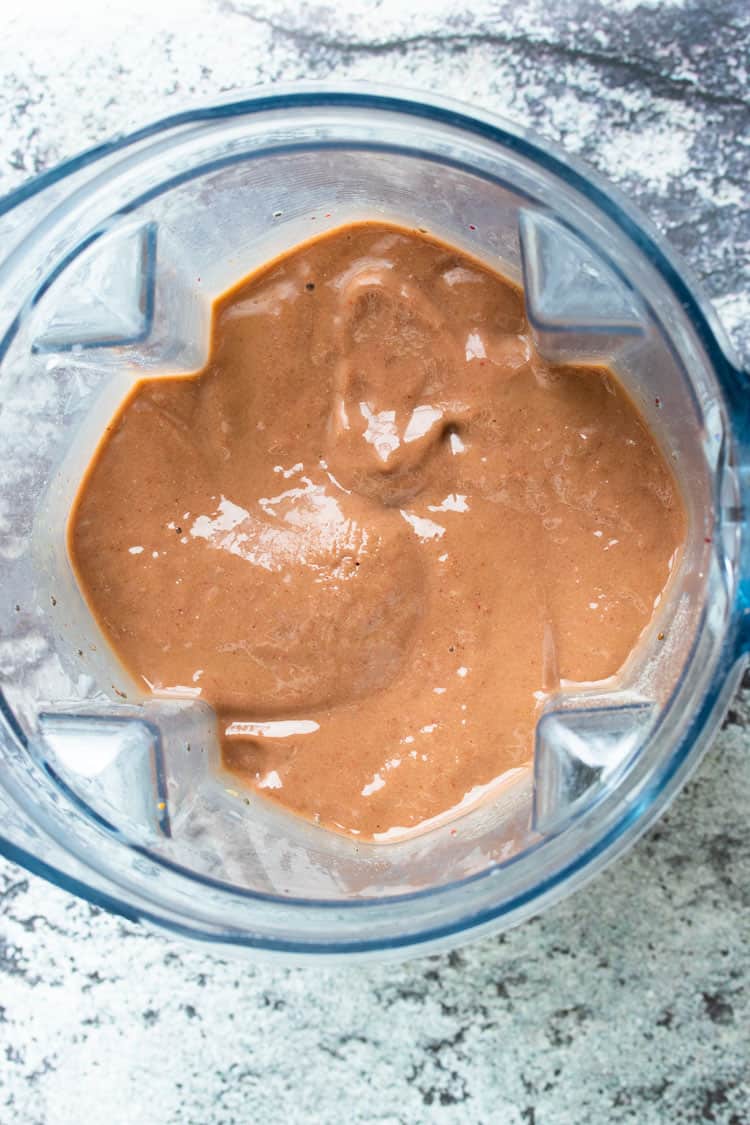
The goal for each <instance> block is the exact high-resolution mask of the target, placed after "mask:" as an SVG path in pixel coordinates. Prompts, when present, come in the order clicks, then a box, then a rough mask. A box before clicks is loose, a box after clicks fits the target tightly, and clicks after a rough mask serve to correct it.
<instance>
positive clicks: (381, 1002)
mask: <svg viewBox="0 0 750 1125" xmlns="http://www.w3.org/2000/svg"><path fill="white" fill-rule="evenodd" d="M749 49H750V11H749V10H748V6H747V3H746V0H713V2H712V0H684V2H681V3H674V2H672V3H658V2H657V3H653V2H642V3H638V0H617V2H612V3H599V2H597V0H578V2H575V0H526V2H525V3H524V4H522V5H517V4H515V3H506V2H503V0H500V2H497V3H488V2H486V0H476V2H475V3H473V4H472V5H470V6H469V5H466V6H464V5H461V4H460V2H458V3H457V2H456V0H451V2H445V0H433V2H432V3H430V4H424V5H420V6H419V7H417V6H416V5H415V4H410V3H409V2H408V0H382V2H381V3H377V2H372V3H364V2H362V0H357V2H351V0H350V2H349V3H348V4H346V5H333V4H326V3H321V4H315V5H293V4H285V3H284V2H283V0H282V2H281V3H274V4H272V3H270V2H268V0H258V2H257V3H254V2H251V0H182V2H181V3H177V2H176V0H170V2H169V3H165V2H161V3H160V2H153V0H152V2H150V3H146V2H145V0H134V2H133V3H130V4H128V5H127V6H124V5H114V4H107V3H102V2H99V3H94V2H93V0H68V2H67V3H66V4H60V3H55V4H53V3H52V2H51V0H47V2H42V0H23V2H21V0H6V4H5V7H4V10H3V19H2V22H1V23H0V122H2V129H1V130H0V192H4V191H6V190H9V189H10V188H12V187H14V186H15V185H17V184H18V183H20V182H21V181H22V180H23V179H24V178H26V177H27V176H30V175H32V174H34V173H35V172H38V171H40V170H42V169H44V168H47V167H49V166H51V165H52V164H54V163H55V162H56V161H58V160H60V159H62V158H63V157H66V156H69V155H71V154H73V153H75V152H76V151H77V150H79V149H80V148H82V147H84V146H86V145H89V144H91V143H93V142H95V141H97V140H100V139H104V138H106V137H107V136H109V135H110V134H111V133H113V132H116V131H121V130H124V129H128V128H131V127H133V126H134V125H136V124H138V123H140V122H142V121H144V120H145V119H147V118H148V117H152V116H158V115H161V114H163V113H167V112H170V111H172V110H173V109H174V108H175V107H176V106H178V105H181V104H182V103H183V102H184V101H185V100H186V99H189V98H191V97H211V96H213V95H215V94H216V93H217V92H223V91H229V90H232V89H235V88H237V87H241V86H248V85H252V84H255V83H257V82H270V83H273V82H276V81H280V80H288V79H297V78H305V77H313V78H318V79H330V78H335V79H342V78H358V79H376V80H378V81H383V82H399V83H402V84H405V85H411V86H421V87H424V88H428V89H435V90H439V91H441V92H443V93H447V94H452V95H454V96H458V97H461V98H464V99H466V100H468V101H472V102H475V103H477V104H478V105H481V106H484V107H485V108H487V109H492V110H496V111H499V112H501V113H504V114H506V115H507V116H509V117H512V118H515V119H516V120H517V121H520V122H523V123H526V124H530V125H533V126H535V127H536V128H537V129H539V130H541V131H542V132H544V133H546V134H547V135H548V136H550V137H553V138H555V139H556V140H559V141H562V142H563V143H564V144H565V145H567V147H568V148H569V149H570V150H571V151H573V152H575V153H577V154H579V155H580V156H582V157H583V158H585V159H586V160H588V161H589V162H590V163H591V164H592V165H594V166H596V167H597V168H599V169H600V170H601V171H602V172H604V173H605V174H606V175H608V176H609V177H610V178H611V179H613V180H615V181H617V182H619V183H620V184H621V185H622V186H623V187H624V188H625V189H626V190H627V191H628V192H629V193H630V194H631V195H632V196H633V197H634V198H635V199H637V200H638V202H639V203H640V205H641V206H642V207H643V208H644V209H645V210H646V211H647V212H648V213H649V214H650V216H651V217H652V219H653V220H654V222H655V223H656V224H657V225H658V226H659V227H660V228H661V229H662V230H663V231H665V232H666V233H667V235H668V236H669V239H670V241H671V242H672V243H673V244H674V246H676V247H677V248H678V249H679V251H681V253H682V254H683V255H684V257H685V258H686V259H687V261H688V262H689V263H690V265H691V267H692V269H693V271H694V273H695V274H696V275H697V276H698V277H699V278H700V279H701V281H702V282H703V284H704V286H705V287H706V289H707V291H708V293H709V294H710V296H711V297H712V298H713V300H714V301H715V303H716V307H717V309H718V311H719V313H720V314H721V316H722V318H723V320H724V323H725V325H726V327H727V330H728V331H729V333H730V335H731V336H732V338H733V342H734V344H735V347H736V349H737V351H738V352H739V353H740V355H741V356H742V357H743V360H744V362H745V363H746V364H748V363H750V299H749V296H748V295H749V294H750V277H749V274H750V253H749V251H748V243H749V240H750V222H749V220H748V212H747V202H748V200H747V185H748V183H749V182H750V148H749V146H750V100H749V99H750V95H749V93H748V65H749V62H750V59H749ZM743 208H744V209H743ZM749 992H750V697H749V696H748V695H747V694H742V693H741V694H740V696H739V697H738V699H737V700H736V701H735V703H734V704H733V709H732V711H731V712H730V715H729V717H728V720H727V723H726V725H725V727H724V730H723V731H722V733H721V734H720V735H719V737H718V738H717V740H716V742H715V744H714V746H713V747H712V749H711V751H710V752H709V754H708V756H707V758H706V759H705V762H704V764H703V766H702V767H701V769H700V771H699V772H698V774H697V776H696V777H695V779H694V780H693V781H692V782H691V783H690V785H689V786H688V787H687V789H686V790H685V792H684V793H683V794H682V795H681V796H680V797H679V799H678V800H677V802H676V803H675V804H674V806H673V808H672V810H671V811H670V812H669V813H668V815H667V816H665V817H664V818H663V819H662V821H661V822H660V823H659V825H658V826H657V827H655V828H654V829H653V830H652V831H651V832H650V833H649V834H648V835H647V836H646V837H645V838H644V839H643V840H642V841H641V842H640V843H639V844H638V845H637V846H636V847H635V849H634V850H633V851H632V852H631V853H630V854H629V855H628V856H627V857H626V858H625V859H623V860H621V861H620V862H619V863H618V864H616V865H615V866H614V867H613V868H611V869H610V870H609V871H608V872H607V873H606V874H605V875H604V876H603V877H601V878H599V879H598V880H597V881H595V882H594V883H593V884H591V885H590V886H589V887H587V888H586V889H584V890H583V891H582V892H579V893H578V894H577V895H576V896H575V897H574V898H572V899H570V900H569V901H567V902H565V903H563V904H561V905H559V906H558V907H557V908H555V909H553V910H551V911H550V912H548V913H547V914H546V915H544V917H542V918H539V919H535V920H533V921H532V922H530V923H527V924H526V925H524V926H523V927H521V928H520V929H518V930H515V931H513V932H512V933H509V934H506V935H504V936H502V937H498V938H495V939H491V940H487V941H484V942H482V943H479V944H477V945H474V946H471V947H469V948H467V949H465V950H462V951H461V952H458V953H454V954H450V955H445V956H440V957H436V958H433V959H429V960H421V961H415V962H411V963H407V964H405V965H403V966H389V967H386V968H378V967H374V968H356V969H344V970H338V971H333V970H330V969H325V970H324V969H316V968H306V969H284V968H280V967H275V966H268V965H255V964H253V963H251V962H245V961H242V962H240V961H233V962H221V961H219V960H217V959H216V958H214V957H210V956H208V955H206V954H205V953H204V952H202V951H201V950H199V949H192V948H188V947H185V946H181V945H177V944H169V943H167V942H165V941H164V940H162V939H160V938H157V937H154V936H151V935H149V934H148V933H146V932H145V931H144V930H142V929H140V928H138V927H135V926H132V925H130V924H125V923H123V922H122V921H120V920H119V919H116V918H112V917H109V916H106V915H104V914H101V913H100V912H98V911H97V910H95V909H93V908H92V907H90V906H88V905H87V904H85V903H82V902H79V901H76V900H73V899H71V898H69V897H68V896H66V895H64V894H63V893H61V892H60V891H58V890H56V889H54V888H52V887H50V886H48V885H47V884H45V883H43V882H41V881H40V880H39V879H36V878H34V877H32V876H30V875H27V874H26V873H25V872H24V871H21V870H19V869H17V868H14V867H13V866H12V865H10V864H8V863H0V1125H32V1123H33V1125H36V1123H40V1125H78V1123H80V1122H87V1121H99V1120H102V1121H106V1122H107V1123H108V1125H151V1123H152V1122H153V1123H156V1122H159V1123H161V1122H164V1123H167V1125H234V1123H245V1122H263V1123H268V1125H276V1123H278V1125H288V1123H296V1122H323V1123H326V1125H327V1123H332V1125H337V1123H339V1122H341V1123H349V1122H380V1123H383V1125H385V1123H388V1125H398V1123H403V1125H412V1123H421V1122H433V1121H434V1122H437V1123H443V1122H445V1123H449V1122H450V1123H453V1122H469V1123H480V1122H481V1123H485V1122H486V1123H489V1122H492V1123H493V1125H494V1123H499V1125H505V1123H508V1125H568V1123H570V1125H588V1123H591V1125H594V1123H595V1125H605V1123H607V1122H624V1121H627V1122H637V1123H638V1125H651V1123H654V1125H656V1123H659V1125H661V1123H671V1122H721V1123H724V1125H747V1123H748V1122H750V1063H749V1056H750V1032H749V1030H748V1029H749V1027H750V995H749Z"/></svg>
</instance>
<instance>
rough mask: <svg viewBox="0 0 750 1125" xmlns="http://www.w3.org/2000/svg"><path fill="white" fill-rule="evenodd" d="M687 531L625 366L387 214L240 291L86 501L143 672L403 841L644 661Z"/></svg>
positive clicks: (506, 771) (115, 625) (296, 778)
mask: <svg viewBox="0 0 750 1125" xmlns="http://www.w3.org/2000/svg"><path fill="white" fill-rule="evenodd" d="M684 534H685V517H684V511H683V507H682V503H681V500H680V497H679V494H678V492H677V489H676V486H675V483H674V480H673V478H672V476H671V474H670V471H669V469H668V468H667V466H666V464H665V461H664V459H663V457H662V455H661V453H660V452H659V450H658V448H657V446H656V443H655V441H654V439H653V438H652V436H651V435H650V434H649V431H648V429H647V427H646V425H645V423H644V421H643V420H642V418H641V417H640V415H639V413H638V411H637V410H636V408H635V406H634V404H633V403H632V402H631V401H630V399H629V398H628V397H627V396H626V394H625V392H624V391H623V389H622V388H621V387H620V385H619V383H618V381H617V379H616V378H615V377H614V375H613V374H612V372H611V371H610V370H609V369H607V368H605V367H602V366H564V367H551V366H549V365H548V364H547V363H545V362H544V360H543V359H542V358H541V357H540V355H539V354H538V353H537V351H536V350H535V348H534V345H533V343H532V339H531V335H530V331H529V326H528V323H527V321H526V318H525V314H524V302H523V295H522V292H521V290H520V289H519V288H518V287H517V286H515V285H514V284H512V283H511V282H509V281H508V280H507V279H505V278H503V277H502V276H500V275H498V274H497V273H494V272H493V271H492V270H491V269H489V268H488V266H487V265H485V264H483V263H481V262H479V261H478V260H476V259H474V258H472V257H470V256H469V255H468V254H467V253H465V252H463V251H460V250H457V249H455V248H453V247H451V246H449V245H446V244H445V243H443V242H440V241H438V240H437V239H435V238H433V237H431V236H429V235H426V234H424V233H421V232H417V231H414V230H407V229H402V228H399V227H396V226H393V225H391V224H386V223H381V222H362V223H357V224H353V225H349V226H346V227H342V228H339V229H337V230H334V231H332V232H330V233H327V234H325V235H322V236H321V237H319V238H317V239H314V240H312V241H310V242H307V243H305V244H304V245H302V246H299V247H297V248H296V249H293V250H291V251H290V252H288V253H286V254H285V255H283V256H282V257H280V258H278V259H276V260H275V261H273V262H271V263H270V264H268V265H266V266H264V267H263V268H262V269H260V270H258V271H257V272H255V273H254V274H252V275H251V276H250V277H249V278H247V279H246V280H244V281H243V282H241V283H240V284H239V285H237V286H236V287H235V288H233V289H232V290H231V291H230V292H228V293H226V294H225V295H223V296H222V297H221V298H220V299H219V300H218V301H217V302H216V304H215V306H214V316H213V328H212V341H211V351H210V357H209V360H208V362H207V364H206V366H205V368H204V369H203V370H202V371H201V372H199V373H198V374H197V375H193V376H189V377H182V376H181V377H174V378H159V379H149V380H143V381H141V382H139V383H138V384H137V386H136V387H135V389H134V390H133V391H132V393H131V394H130V395H129V397H128V398H127V400H126V402H125V403H124V404H123V405H122V406H121V408H120V410H119V412H118V414H117V417H116V418H115V420H114V421H113V423H112V425H111V426H110V427H109V428H108V431H107V433H106V435H105V438H104V440H103V441H102V443H101V445H100V447H99V449H98V451H97V453H96V456H95V458H94V460H93V462H92V464H91V466H90V468H89V470H88V473H87V475H86V478H85V480H84V482H83V484H82V486H81V489H80V491H79V494H78V496H77V498H76V501H75V504H74V507H73V511H72V514H71V518H70V522H69V529H68V535H69V552H70V557H71V560H72V563H73V566H74V569H75V572H76V575H77V578H78V581H79V584H80V586H81V588H82V590H83V592H84V594H85V597H86V599H87V601H88V603H89V606H90V608H91V610H92V611H93V613H94V614H95V616H96V618H97V619H98V621H99V623H100V625H101V627H102V629H103V631H104V633H105V635H106V636H107V638H108V640H109V641H110V643H111V645H112V646H113V648H114V650H115V652H116V653H117V655H118V656H119V658H120V660H121V661H122V663H123V664H124V665H125V666H126V668H127V669H128V670H129V671H130V673H131V674H132V676H133V677H134V678H135V680H136V681H137V682H138V683H139V684H140V685H141V686H142V687H143V689H144V690H148V691H150V692H153V693H155V694H157V695H162V694H167V695H170V696H185V697H196V698H199V699H201V700H203V701H205V702H206V703H208V704H210V705H211V706H212V707H213V708H214V709H215V712H216V715H217V721H218V724H219V732H220V740H221V747H222V756H223V762H224V766H225V767H226V768H227V769H228V770H229V771H231V772H232V773H234V774H236V775H237V777H238V778H239V779H240V780H241V781H242V782H243V783H244V784H245V785H247V786H249V787H252V788H253V789H255V790H257V791H258V792H259V793H260V794H262V795H263V796H264V797H265V798H268V799H272V800H274V801H277V802H279V803H280V804H281V805H283V806H285V807H286V808H287V809H289V810H291V811H293V812H295V813H297V814H299V815H301V816H303V817H306V818H308V819H310V820H312V821H314V822H315V823H319V824H321V825H324V826H326V827H328V828H332V829H334V830H336V831H338V832H341V833H344V834H347V835H351V836H354V837H356V838H358V839H365V840H373V839H374V840H378V841H381V840H393V839H397V838H399V837H403V836H405V835H408V834H411V833H413V832H415V831H423V830H424V829H425V828H426V827H429V826H430V825H432V824H434V823H439V822H440V821H441V820H442V819H445V818H446V817H449V816H453V815H455V814H456V813H457V812H459V811H463V810H464V809H466V808H468V807H469V806H470V805H472V804H474V803H476V802H477V801H479V800H481V799H484V798H485V797H486V796H487V795H488V794H491V793H492V792H494V791H495V790H496V789H497V788H498V787H500V786H503V785H505V784H508V783H509V782H511V781H513V780H514V779H517V778H518V777H519V776H520V772H519V771H523V770H525V769H528V767H529V765H530V762H531V759H532V756H533V744H534V730H535V725H536V721H537V717H538V714H539V709H540V707H541V705H542V703H543V701H544V699H545V697H546V696H547V695H548V694H549V693H550V692H553V691H556V690H559V687H560V684H561V683H565V682H568V681H571V682H576V681H578V682H580V681H596V680H602V679H605V678H607V677H610V676H613V675H614V674H616V673H617V672H618V670H619V669H620V668H621V667H622V665H623V664H624V662H625V661H626V659H627V657H628V655H629V654H630V653H631V651H632V650H633V648H634V647H635V646H636V645H637V643H638V641H639V638H640V636H641V634H642V633H643V631H644V629H645V628H646V627H647V626H648V625H649V622H650V621H651V618H652V615H653V613H654V606H655V603H656V601H657V600H658V598H659V596H660V595H661V593H662V591H663V589H664V586H665V584H666V583H667V580H668V578H669V574H670V570H671V568H672V566H673V563H674V560H675V557H676V555H677V553H678V552H679V549H680V547H681V544H682V542H683V539H684Z"/></svg>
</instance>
